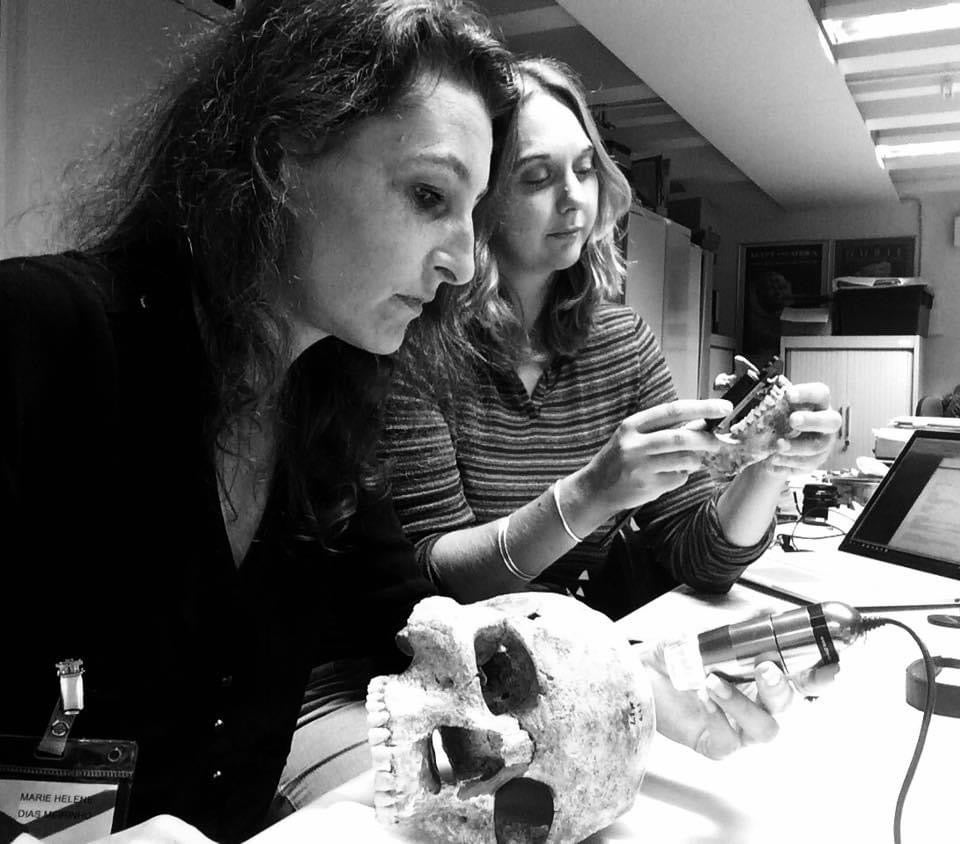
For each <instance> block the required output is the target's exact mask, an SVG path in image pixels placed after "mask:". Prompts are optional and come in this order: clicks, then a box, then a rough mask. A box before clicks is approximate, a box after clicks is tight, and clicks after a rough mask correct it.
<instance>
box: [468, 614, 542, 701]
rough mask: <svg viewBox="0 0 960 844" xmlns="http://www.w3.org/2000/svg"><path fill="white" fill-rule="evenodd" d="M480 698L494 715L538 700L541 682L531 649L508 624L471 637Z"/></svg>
mask: <svg viewBox="0 0 960 844" xmlns="http://www.w3.org/2000/svg"><path fill="white" fill-rule="evenodd" d="M474 648H475V650H476V655H477V668H478V669H479V671H480V686H481V691H482V692H483V699H484V700H485V701H486V704H487V706H488V707H489V709H490V711H491V712H492V713H493V714H494V715H503V714H504V713H505V712H511V713H515V712H520V711H523V710H526V709H531V708H532V707H533V706H535V705H536V703H537V697H538V696H539V694H540V684H539V682H538V681H537V669H536V665H535V663H534V661H533V658H532V657H531V656H530V652H529V651H528V650H527V648H526V646H525V645H524V644H523V642H522V641H521V640H520V638H519V637H518V636H517V634H516V633H514V632H513V631H512V630H511V629H509V628H507V627H502V626H498V627H490V628H485V629H481V630H479V631H478V632H477V635H476V638H475V639H474Z"/></svg>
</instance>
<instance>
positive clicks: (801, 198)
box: [478, 0, 960, 208]
mask: <svg viewBox="0 0 960 844" xmlns="http://www.w3.org/2000/svg"><path fill="white" fill-rule="evenodd" d="M478 5H479V6H480V7H481V8H484V9H485V10H486V11H487V12H488V13H489V14H490V15H491V16H492V17H493V19H494V22H495V23H496V24H498V25H499V26H500V27H501V29H502V31H503V33H504V37H505V40H506V41H507V43H508V45H509V46H510V47H511V48H512V49H514V50H516V51H518V52H521V53H532V54H545V55H553V56H556V57H557V58H559V59H561V60H563V61H566V62H567V63H568V64H570V65H572V66H573V67H574V68H575V69H576V70H577V71H578V72H579V73H580V74H581V76H582V78H583V80H584V83H585V84H586V86H587V87H588V89H590V91H591V94H590V98H589V99H590V102H591V104H592V105H593V106H594V107H595V113H596V115H597V117H598V120H599V121H600V122H601V123H602V125H604V126H605V127H606V129H605V132H606V134H607V135H608V136H609V137H611V138H612V139H614V140H616V141H618V142H619V143H621V144H624V145H626V146H627V147H629V148H630V149H631V151H632V153H633V155H634V157H645V156H648V155H655V154H663V155H664V156H666V157H669V158H670V160H671V177H672V178H673V179H677V180H679V181H681V182H683V183H685V184H688V185H689V184H693V185H697V186H700V187H702V188H703V189H704V190H705V191H708V190H709V188H710V186H711V185H714V184H717V185H722V184H724V183H727V182H729V181H731V180H737V179H740V180H748V181H750V182H752V183H753V184H754V185H756V186H757V187H759V188H760V189H761V190H762V191H764V192H765V193H767V195H768V196H770V197H771V198H772V199H773V200H774V201H775V202H777V203H778V204H780V205H781V206H782V207H784V208H801V207H810V206H813V205H823V204H854V203H861V202H874V201H884V202H885V201H896V200H897V198H898V195H907V194H909V193H911V192H912V191H914V190H919V189H921V188H922V189H924V190H929V189H931V187H934V188H937V189H954V188H960V181H957V172H956V168H955V166H954V163H953V161H952V160H951V159H949V158H942V159H941V160H940V161H939V162H938V161H937V160H936V159H933V158H931V157H930V156H908V157H907V158H906V160H902V161H896V160H895V159H893V158H888V159H887V169H884V168H883V167H882V166H880V165H879V164H878V159H877V150H876V149H875V144H881V145H887V146H889V145H896V144H904V143H911V142H925V141H953V140H956V141H958V142H960V25H956V26H955V27H954V28H952V29H946V30H940V31H932V32H920V33H912V34H910V33H908V34H904V35H897V36H895V37H890V36H888V37H882V38H873V39H866V40H861V41H854V42H851V43H846V44H839V43H838V44H832V45H828V44H827V41H826V39H825V38H824V36H823V32H822V31H821V26H820V21H818V15H819V17H820V18H827V17H832V18H834V19H844V20H846V19H848V18H850V17H853V16H858V15H865V14H878V13H890V12H897V11H901V10H903V9H905V8H907V7H908V6H909V7H913V8H929V7H932V6H935V5H937V0H838V1H837V2H830V0H777V2H776V3H771V2H770V0H736V2H727V3H717V2H712V1H711V2H708V0H643V1H642V2H640V1H639V0H559V2H553V0H480V2H479V4H478ZM938 168H939V169H938ZM938 173H939V174H940V175H941V176H942V179H941V180H940V181H938V180H937V174H938Z"/></svg>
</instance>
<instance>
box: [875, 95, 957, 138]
mask: <svg viewBox="0 0 960 844" xmlns="http://www.w3.org/2000/svg"><path fill="white" fill-rule="evenodd" d="M860 113H861V114H862V115H863V120H864V123H866V125H867V128H868V129H869V130H870V131H871V132H874V131H879V130H881V129H903V128H909V127H913V126H938V125H942V124H944V123H958V122H960V91H958V93H957V95H956V96H953V97H948V98H945V97H942V96H940V95H939V94H937V95H936V96H929V97H908V98H904V99H897V100H878V101H876V102H868V103H861V104H860Z"/></svg>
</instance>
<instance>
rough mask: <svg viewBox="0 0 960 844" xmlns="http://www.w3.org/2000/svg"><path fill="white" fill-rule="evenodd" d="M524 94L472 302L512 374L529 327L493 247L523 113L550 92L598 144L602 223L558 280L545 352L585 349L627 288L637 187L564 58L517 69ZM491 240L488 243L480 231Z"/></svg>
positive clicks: (541, 329)
mask: <svg viewBox="0 0 960 844" xmlns="http://www.w3.org/2000/svg"><path fill="white" fill-rule="evenodd" d="M517 70H518V78H519V83H520V85H521V90H522V96H521V100H520V103H519V105H518V106H517V107H516V108H515V110H514V112H513V115H512V116H511V119H510V124H509V127H508V130H507V135H506V139H505V145H504V150H503V155H502V158H501V160H500V166H499V167H498V169H497V172H496V173H495V175H494V182H493V185H492V186H491V190H490V192H489V194H488V196H487V197H486V198H485V199H484V201H483V203H482V204H481V206H480V208H478V224H477V229H478V243H477V273H476V276H475V278H474V282H473V284H472V285H471V288H470V292H469V295H468V296H467V303H466V305H467V307H468V309H469V313H470V315H471V316H470V320H469V323H468V329H469V333H470V335H471V339H472V341H473V343H474V344H475V346H476V352H477V354H478V355H479V356H480V357H481V358H483V359H484V360H486V361H487V362H488V363H490V364H492V365H494V366H497V367H500V368H504V369H506V368H512V367H513V366H515V365H516V363H517V362H518V361H519V359H520V357H521V356H522V355H523V354H524V353H525V352H526V351H527V350H528V348H529V339H528V338H527V336H526V334H525V332H524V330H523V326H522V323H521V321H520V319H519V317H518V315H517V314H516V313H515V312H514V310H513V308H512V307H511V305H510V303H509V300H508V298H507V297H506V294H505V292H504V291H503V290H502V289H501V287H500V268H499V265H498V262H497V256H496V252H495V250H494V249H493V247H492V246H491V239H492V238H493V237H494V236H495V234H496V231H497V228H498V226H499V224H500V220H501V218H502V211H503V206H504V201H505V199H506V196H507V193H508V189H509V183H510V179H511V176H512V175H513V169H514V166H515V164H516V160H517V155H518V144H519V136H518V131H517V123H518V120H519V115H520V109H521V108H522V107H523V103H524V102H526V101H527V100H528V99H529V98H530V97H531V96H533V94H535V93H537V92H543V93H546V94H549V95H550V96H552V97H554V98H555V99H557V100H558V101H559V102H561V103H563V104H564V105H565V106H567V107H568V108H569V109H570V110H571V111H572V112H573V113H574V115H575V116H576V118H577V120H578V121H579V122H580V125H581V126H582V127H583V130H584V132H586V134H587V137H588V138H589V139H590V142H591V143H592V144H593V147H594V150H595V151H596V152H595V156H596V157H595V166H596V170H597V182H598V186H599V199H598V207H597V218H596V221H595V223H594V226H593V231H592V232H591V233H590V235H589V237H588V239H587V243H586V245H585V246H584V248H583V251H582V253H581V255H580V259H579V260H578V261H577V262H576V263H575V264H574V265H573V266H571V267H569V268H568V269H566V270H562V271H560V272H557V273H556V274H555V276H554V278H553V283H552V288H551V290H550V293H549V295H548V298H547V301H546V304H545V307H544V310H543V313H542V314H541V315H540V318H539V320H538V321H537V324H536V327H535V334H536V342H537V345H538V349H539V350H540V351H542V352H545V353H547V354H550V355H551V356H553V355H560V356H564V355H566V356H569V355H572V354H574V353H575V352H576V351H577V350H578V349H579V348H580V347H581V346H582V345H583V343H584V341H585V340H586V337H587V335H588V334H589V331H590V328H591V326H592V324H593V317H594V314H595V312H596V310H597V307H598V306H599V305H600V304H601V303H602V302H605V301H615V300H617V299H618V298H619V296H620V294H621V291H622V290H623V281H624V276H625V273H626V266H625V262H624V258H623V255H622V254H621V251H620V249H619V247H618V245H617V242H616V238H617V223H618V221H619V220H620V218H621V217H623V215H624V214H626V213H627V211H628V210H629V209H630V202H631V198H632V193H631V189H630V184H629V182H628V181H627V179H626V177H625V176H624V175H623V173H622V172H621V171H620V169H619V167H618V166H617V164H616V163H615V162H614V161H613V159H612V158H611V157H610V155H609V153H608V152H607V151H606V149H605V148H604V144H603V140H602V139H601V137H600V132H599V130H598V128H597V124H596V123H595V122H594V120H593V117H592V115H591V114H590V108H589V106H588V105H587V102H586V96H585V93H584V88H583V85H582V83H581V82H580V79H579V77H578V76H577V74H576V72H575V71H574V70H573V69H572V68H570V67H568V66H567V65H566V64H564V63H563V62H560V61H558V60H556V59H552V58H546V57H538V58H525V59H522V60H520V61H519V62H518V63H517ZM481 232H483V233H484V234H486V236H485V237H480V236H479V235H480V233H481Z"/></svg>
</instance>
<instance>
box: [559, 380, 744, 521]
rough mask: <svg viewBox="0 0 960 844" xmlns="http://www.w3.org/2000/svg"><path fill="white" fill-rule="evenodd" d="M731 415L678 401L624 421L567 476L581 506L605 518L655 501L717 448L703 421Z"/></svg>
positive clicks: (725, 407)
mask: <svg viewBox="0 0 960 844" xmlns="http://www.w3.org/2000/svg"><path fill="white" fill-rule="evenodd" d="M731 410H732V405H731V404H730V402H729V401H726V400H725V399H702V400H701V399H689V400H687V399H681V400H677V401H672V402H668V403H667V404H659V405H656V406H655V407H651V408H649V409H647V410H641V411H640V412H639V413H635V414H633V416H629V417H627V418H626V419H624V420H623V422H621V423H620V425H619V427H618V428H617V430H616V431H614V433H613V436H612V437H610V439H609V440H608V441H607V443H606V444H605V445H604V446H603V448H601V449H600V451H598V452H597V453H596V454H595V455H594V457H593V459H592V460H591V461H590V462H589V463H588V464H587V465H586V466H584V468H583V469H581V470H579V471H578V472H575V473H574V475H573V476H571V482H572V483H575V484H577V486H578V487H579V488H580V490H581V493H582V494H583V495H584V497H585V500H587V501H591V500H592V501H594V502H596V503H598V504H599V505H600V506H602V507H604V508H605V509H606V510H607V512H608V515H609V514H613V513H617V512H620V511H621V510H629V509H633V508H635V507H639V506H640V505H642V504H646V503H647V502H650V501H654V500H655V499H657V498H659V497H660V496H661V495H663V494H664V493H665V492H668V491H669V490H672V489H677V488H678V487H681V486H683V485H684V484H685V483H686V482H687V478H688V477H689V476H690V473H691V472H693V471H695V470H697V469H699V468H700V467H701V466H702V464H703V455H704V454H709V453H713V452H715V451H717V450H718V449H720V448H722V446H723V443H721V442H720V441H719V440H718V439H717V438H716V437H715V436H714V435H713V434H712V433H710V432H709V431H705V430H702V428H703V425H702V420H704V419H722V418H723V417H724V416H726V415H727V414H728V413H729V412H730V411H731Z"/></svg>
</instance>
